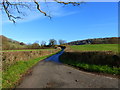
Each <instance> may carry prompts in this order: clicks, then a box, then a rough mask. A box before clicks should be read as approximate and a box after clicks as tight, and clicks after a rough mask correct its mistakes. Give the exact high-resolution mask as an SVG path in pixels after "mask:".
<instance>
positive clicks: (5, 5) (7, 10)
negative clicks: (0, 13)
mask: <svg viewBox="0 0 120 90" xmlns="http://www.w3.org/2000/svg"><path fill="white" fill-rule="evenodd" d="M53 1H55V2H56V3H60V4H63V5H69V4H70V5H73V6H79V5H80V4H81V3H82V2H63V1H59V0H53ZM33 2H34V3H35V5H36V9H37V10H38V11H39V12H40V13H42V14H44V16H47V17H49V18H50V19H51V16H50V15H48V14H47V13H46V12H45V11H43V10H42V9H41V6H40V4H39V3H38V2H37V0H33ZM45 2H46V0H45ZM0 5H2V7H3V10H4V11H5V13H6V14H7V16H8V19H9V20H10V21H12V22H13V23H15V22H16V19H21V17H20V16H15V15H14V14H12V13H11V9H12V8H13V9H15V11H17V13H18V14H22V15H24V14H23V12H22V11H21V10H20V9H19V7H22V8H25V7H26V8H28V9H30V6H28V5H27V4H26V3H22V2H16V3H15V2H9V0H3V2H2V3H1V2H0ZM15 11H14V12H15Z"/></svg>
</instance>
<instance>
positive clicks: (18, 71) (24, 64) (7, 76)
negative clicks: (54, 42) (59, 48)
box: [2, 52, 58, 88]
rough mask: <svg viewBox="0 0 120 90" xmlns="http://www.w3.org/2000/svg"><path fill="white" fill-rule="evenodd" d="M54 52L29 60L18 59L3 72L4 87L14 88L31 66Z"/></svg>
mask: <svg viewBox="0 0 120 90" xmlns="http://www.w3.org/2000/svg"><path fill="white" fill-rule="evenodd" d="M57 53H58V52H57ZM54 54H56V53H54ZM54 54H51V55H47V56H43V57H39V58H36V59H32V60H29V61H17V62H16V63H15V64H14V65H12V66H10V67H9V68H8V69H7V70H5V71H3V72H2V88H14V87H15V86H16V84H17V82H18V80H20V78H21V77H22V75H23V74H24V73H26V72H27V71H28V70H29V69H30V68H31V67H33V66H34V65H35V64H36V63H38V62H39V61H41V60H43V59H45V58H47V57H50V56H52V55H54Z"/></svg>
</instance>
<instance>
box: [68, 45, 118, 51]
mask: <svg viewBox="0 0 120 90" xmlns="http://www.w3.org/2000/svg"><path fill="white" fill-rule="evenodd" d="M70 47H71V48H72V49H73V50H79V51H113V52H118V44H94V45H93V44H92V45H74V46H70Z"/></svg>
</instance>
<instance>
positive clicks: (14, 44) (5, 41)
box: [0, 35, 26, 50]
mask: <svg viewBox="0 0 120 90" xmlns="http://www.w3.org/2000/svg"><path fill="white" fill-rule="evenodd" d="M0 39H1V40H2V41H1V42H2V45H1V46H2V49H3V50H12V49H21V48H26V44H25V43H23V42H18V41H16V40H12V39H10V38H7V37H5V36H3V35H0Z"/></svg>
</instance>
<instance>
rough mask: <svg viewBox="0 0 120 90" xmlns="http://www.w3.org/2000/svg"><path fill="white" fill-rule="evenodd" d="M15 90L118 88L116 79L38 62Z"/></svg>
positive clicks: (51, 62) (58, 64)
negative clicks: (29, 89) (28, 89)
mask: <svg viewBox="0 0 120 90" xmlns="http://www.w3.org/2000/svg"><path fill="white" fill-rule="evenodd" d="M17 88H118V79H116V78H111V77H106V76H100V75H95V74H92V73H87V72H83V71H80V70H77V69H75V68H72V67H69V66H67V65H64V64H61V63H56V62H53V61H40V62H39V63H38V64H37V65H36V66H35V67H34V68H33V69H32V72H31V74H30V75H27V76H26V77H25V78H24V80H23V81H22V82H21V84H20V85H19V86H18V87H17Z"/></svg>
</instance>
